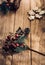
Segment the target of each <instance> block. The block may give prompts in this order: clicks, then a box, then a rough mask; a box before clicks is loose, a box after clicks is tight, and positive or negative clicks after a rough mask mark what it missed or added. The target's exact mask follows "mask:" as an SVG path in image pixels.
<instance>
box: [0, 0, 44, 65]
mask: <svg viewBox="0 0 45 65" xmlns="http://www.w3.org/2000/svg"><path fill="white" fill-rule="evenodd" d="M44 1H45V0H35V1H34V0H28V1H27V0H22V1H21V4H20V8H19V9H18V11H17V12H16V13H9V14H7V15H5V16H2V15H0V39H4V38H5V37H6V36H7V35H8V34H9V32H12V33H15V31H16V30H17V29H18V27H21V28H22V29H24V28H26V27H29V28H30V29H31V34H32V35H31V37H32V48H33V49H35V50H37V51H40V52H42V53H45V32H42V28H43V26H44V28H45V18H44V19H42V20H40V21H39V20H34V21H32V22H31V27H30V21H29V20H28V18H27V17H28V15H27V12H28V11H29V10H30V9H34V8H35V7H45V2H44ZM1 2H2V0H0V3H1ZM26 44H27V45H28V46H29V47H30V34H29V36H28V38H27V40H26ZM30 56H31V55H30V51H25V52H21V53H19V54H17V55H13V61H12V56H8V57H6V59H5V58H4V57H3V56H2V55H1V54H0V65H11V61H12V62H13V64H12V65H31V57H30ZM2 62H3V63H2ZM32 65H45V57H43V56H41V55H39V54H37V53H34V52H32Z"/></svg>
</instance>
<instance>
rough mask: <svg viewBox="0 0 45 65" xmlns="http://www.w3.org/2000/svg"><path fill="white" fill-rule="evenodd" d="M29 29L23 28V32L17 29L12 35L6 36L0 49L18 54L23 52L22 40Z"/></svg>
mask: <svg viewBox="0 0 45 65" xmlns="http://www.w3.org/2000/svg"><path fill="white" fill-rule="evenodd" d="M29 32H30V30H29V28H25V29H24V31H23V30H22V29H21V28H20V27H19V29H18V30H17V31H16V33H15V34H14V35H8V36H7V38H6V39H5V42H4V46H3V47H2V49H3V50H4V51H5V52H6V53H9V52H20V51H22V50H25V49H26V48H25V44H24V39H25V38H26V37H27V35H28V34H29Z"/></svg>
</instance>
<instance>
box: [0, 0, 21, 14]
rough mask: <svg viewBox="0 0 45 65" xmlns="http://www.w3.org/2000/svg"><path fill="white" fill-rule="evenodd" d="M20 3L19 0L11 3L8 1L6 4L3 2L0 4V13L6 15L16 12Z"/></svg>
mask: <svg viewBox="0 0 45 65" xmlns="http://www.w3.org/2000/svg"><path fill="white" fill-rule="evenodd" d="M20 1H21V0H18V1H17V0H13V2H11V1H10V0H7V2H6V1H3V2H2V4H0V12H2V13H3V14H7V13H8V12H9V11H12V12H16V11H17V9H18V8H19V6H20Z"/></svg>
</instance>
